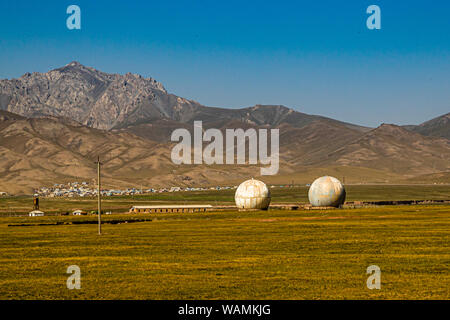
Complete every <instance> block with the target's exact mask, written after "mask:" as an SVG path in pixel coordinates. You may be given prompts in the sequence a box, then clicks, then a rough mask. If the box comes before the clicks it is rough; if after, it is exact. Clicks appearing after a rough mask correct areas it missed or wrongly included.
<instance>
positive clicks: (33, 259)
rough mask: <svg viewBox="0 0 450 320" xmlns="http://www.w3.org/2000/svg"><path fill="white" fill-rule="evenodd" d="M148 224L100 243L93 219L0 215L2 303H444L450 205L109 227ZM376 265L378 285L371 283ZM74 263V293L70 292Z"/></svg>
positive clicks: (122, 228)
mask: <svg viewBox="0 0 450 320" xmlns="http://www.w3.org/2000/svg"><path fill="white" fill-rule="evenodd" d="M436 192H437V191H436ZM371 196H373V195H371V194H367V197H368V198H369V197H371ZM286 197H289V195H286ZM359 199H360V198H359ZM158 200H159V199H158ZM182 201H183V200H182ZM143 217H146V218H151V219H152V221H148V222H137V223H123V224H104V225H103V231H104V234H103V235H102V236H98V235H97V226H96V225H95V224H73V225H49V226H8V225H9V224H21V223H24V224H28V223H33V224H37V223H55V222H63V221H64V222H70V221H81V220H95V218H96V217H95V216H86V217H62V216H53V217H33V218H30V217H5V216H4V217H1V218H0V239H1V241H0V260H1V263H0V299H449V298H450V291H449V290H450V289H449V288H450V206H449V205H429V206H386V207H378V208H365V209H336V210H317V211H316V210H314V211H281V210H270V211H257V212H238V211H229V212H228V211H224V212H210V213H203V214H199V213H195V214H193V213H191V214H183V215H181V214H155V215H152V216H151V217H150V215H112V216H104V220H108V219H118V218H127V219H140V218H143ZM372 264H375V265H378V266H379V267H380V268H381V290H369V289H367V287H366V279H367V277H368V275H367V274H366V268H367V267H368V266H369V265H372ZM70 265H78V266H79V267H80V268H81V289H80V290H68V289H67V287H66V280H67V277H68V276H69V275H68V274H66V269H67V267H68V266H70Z"/></svg>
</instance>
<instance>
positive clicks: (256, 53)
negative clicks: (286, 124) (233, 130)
mask: <svg viewBox="0 0 450 320" xmlns="http://www.w3.org/2000/svg"><path fill="white" fill-rule="evenodd" d="M70 4H77V5H79V6H80V8H81V19H82V22H81V30H68V29H67V27H66V18H67V17H68V15H67V14H66V8H67V7H68V5H70ZM371 4H377V5H379V6H380V8H381V20H382V22H381V24H382V29H381V30H368V29H367V28H366V19H367V17H368V15H367V14H366V8H367V7H368V6H369V5H371ZM72 60H77V61H79V62H81V63H82V64H85V65H88V66H92V67H95V68H97V69H99V70H102V71H106V72H111V73H126V72H132V73H138V74H141V75H143V76H146V77H148V76H151V77H153V78H155V79H157V80H158V81H160V82H162V83H163V84H164V86H165V87H166V88H167V90H168V91H169V92H172V93H174V94H177V95H179V96H182V97H185V98H188V99H193V100H196V101H199V102H200V103H202V104H204V105H208V106H220V107H227V108H238V107H246V106H252V105H254V104H283V105H286V106H288V107H292V108H294V109H296V110H299V111H302V112H306V113H311V114H320V115H325V116H329V117H332V118H336V119H339V120H345V121H349V122H353V123H358V124H362V125H369V126H378V125H379V124H380V123H382V122H386V123H397V124H417V123H421V122H423V121H425V120H428V119H431V118H433V117H435V116H439V115H442V114H444V113H447V112H449V111H450V1H448V0H436V1H424V0H421V1H401V0H398V1H379V0H371V1H365V0H359V1H351V0H350V1H349V0H346V1H343V0H339V1H338V0H336V1H284V0H278V1H270V2H268V1H252V0H246V1H243V0H240V1H235V0H226V1H216V0H214V1H212V0H207V1H198V0H190V1H151V0H142V1H131V0H128V1H102V0H95V1H93V0H89V1H81V0H73V1H62V0H58V1H56V0H55V1H6V0H2V1H1V3H0V78H16V77H19V76H21V75H22V74H23V73H25V72H28V71H30V72H32V71H38V72H46V71H48V70H50V69H53V68H57V67H60V66H62V65H65V64H67V63H69V62H70V61H72Z"/></svg>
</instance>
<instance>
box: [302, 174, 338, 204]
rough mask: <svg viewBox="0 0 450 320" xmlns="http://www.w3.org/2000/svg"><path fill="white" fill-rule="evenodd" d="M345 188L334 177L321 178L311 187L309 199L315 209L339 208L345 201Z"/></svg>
mask: <svg viewBox="0 0 450 320" xmlns="http://www.w3.org/2000/svg"><path fill="white" fill-rule="evenodd" d="M345 195H346V194H345V188H344V186H343V185H342V183H341V182H340V181H339V180H338V179H336V178H334V177H329V176H325V177H320V178H317V179H316V180H314V182H313V183H312V184H311V187H309V191H308V198H309V202H310V203H311V205H312V206H313V207H339V206H340V205H341V204H343V203H344V201H345Z"/></svg>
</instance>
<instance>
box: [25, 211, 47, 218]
mask: <svg viewBox="0 0 450 320" xmlns="http://www.w3.org/2000/svg"><path fill="white" fill-rule="evenodd" d="M28 215H29V216H30V217H42V216H43V215H44V213H43V212H42V211H39V210H33V211H31V212H30V213H29V214H28Z"/></svg>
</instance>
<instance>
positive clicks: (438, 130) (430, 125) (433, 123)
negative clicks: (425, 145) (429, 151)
mask: <svg viewBox="0 0 450 320" xmlns="http://www.w3.org/2000/svg"><path fill="white" fill-rule="evenodd" d="M404 128H405V129H407V130H410V131H413V132H417V133H420V134H423V135H425V136H433V137H443V138H447V139H450V112H449V113H447V114H444V115H442V116H440V117H436V118H434V119H431V120H429V121H426V122H424V123H422V124H420V125H418V126H404Z"/></svg>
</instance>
